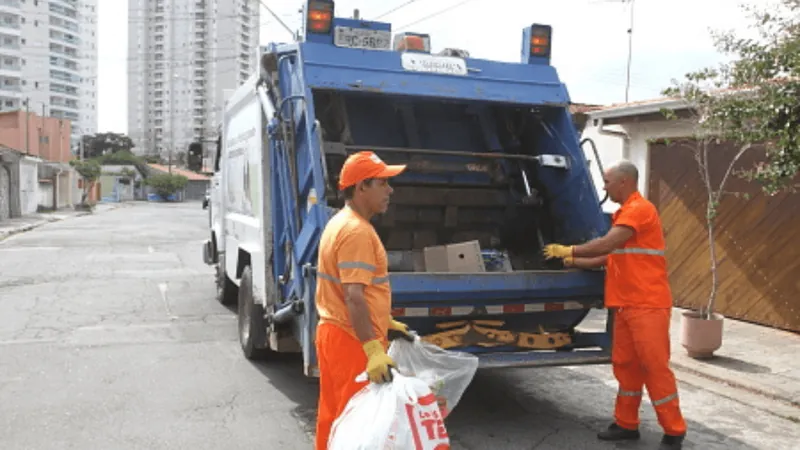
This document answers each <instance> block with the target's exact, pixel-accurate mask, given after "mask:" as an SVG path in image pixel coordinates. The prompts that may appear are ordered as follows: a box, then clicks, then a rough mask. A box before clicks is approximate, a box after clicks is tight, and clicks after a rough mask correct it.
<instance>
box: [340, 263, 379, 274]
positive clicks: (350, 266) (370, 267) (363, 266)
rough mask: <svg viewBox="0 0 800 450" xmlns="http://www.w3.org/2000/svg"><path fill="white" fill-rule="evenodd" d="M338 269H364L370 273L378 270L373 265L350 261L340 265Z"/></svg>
mask: <svg viewBox="0 0 800 450" xmlns="http://www.w3.org/2000/svg"><path fill="white" fill-rule="evenodd" d="M338 267H339V268H340V269H364V270H369V271H370V272H375V270H376V269H377V268H376V267H375V266H373V265H372V264H367V263H365V262H361V261H348V262H343V263H339V266H338Z"/></svg>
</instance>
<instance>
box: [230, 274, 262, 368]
mask: <svg viewBox="0 0 800 450" xmlns="http://www.w3.org/2000/svg"><path fill="white" fill-rule="evenodd" d="M238 312H239V314H238V316H239V321H238V322H239V344H240V345H241V346H242V352H244V356H245V358H247V359H250V360H259V359H265V358H266V357H267V355H268V354H269V348H268V344H267V322H266V320H265V319H264V307H263V306H261V305H260V304H257V303H255V302H253V270H252V269H251V268H250V266H247V267H245V268H244V270H243V271H242V279H241V281H240V282H239V309H238Z"/></svg>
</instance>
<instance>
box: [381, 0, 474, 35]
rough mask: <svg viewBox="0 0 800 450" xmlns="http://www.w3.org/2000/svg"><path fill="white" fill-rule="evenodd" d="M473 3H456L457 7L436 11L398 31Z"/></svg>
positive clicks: (399, 29)
mask: <svg viewBox="0 0 800 450" xmlns="http://www.w3.org/2000/svg"><path fill="white" fill-rule="evenodd" d="M471 1H473V0H464V1H462V2H459V3H456V4H455V5H452V6H448V7H447V8H444V9H440V10H439V11H436V12H435V13H431V14H428V15H427V16H424V17H421V18H419V19H417V20H415V21H413V22H411V23H408V24H405V25H403V26H402V27H400V28H398V29H397V31H402V30H405V29H406V28H408V27H410V26H412V25H416V24H418V23H420V22H424V21H426V20H428V19H432V18H434V17H436V16H440V15H442V14H444V13H446V12H449V11H453V10H454V9H457V8H459V7H461V6H463V5H465V4H467V3H469V2H471Z"/></svg>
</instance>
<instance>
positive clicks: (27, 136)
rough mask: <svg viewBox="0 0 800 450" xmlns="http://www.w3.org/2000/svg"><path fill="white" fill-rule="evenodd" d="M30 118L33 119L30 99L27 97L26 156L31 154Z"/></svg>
mask: <svg viewBox="0 0 800 450" xmlns="http://www.w3.org/2000/svg"><path fill="white" fill-rule="evenodd" d="M30 118H31V107H30V97H25V154H26V155H30V154H31V142H30V141H31V132H30V126H31V124H30Z"/></svg>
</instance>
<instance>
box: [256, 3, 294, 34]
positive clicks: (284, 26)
mask: <svg viewBox="0 0 800 450" xmlns="http://www.w3.org/2000/svg"><path fill="white" fill-rule="evenodd" d="M258 1H259V2H260V3H261V6H263V7H264V8H266V9H267V12H268V13H270V14H272V17H274V18H275V20H277V21H278V23H280V24H281V25H283V28H284V29H286V31H288V32H289V34H291V35H292V37H293V38H294V37H295V33H294V31H292V29H291V28H289V25H286V22H284V21H283V20H282V19H281V18H280V17H279V16H278V15H277V14H275V11H273V10H272V8H270V7H269V6H267V3H266V2H265V1H264V0H258Z"/></svg>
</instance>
